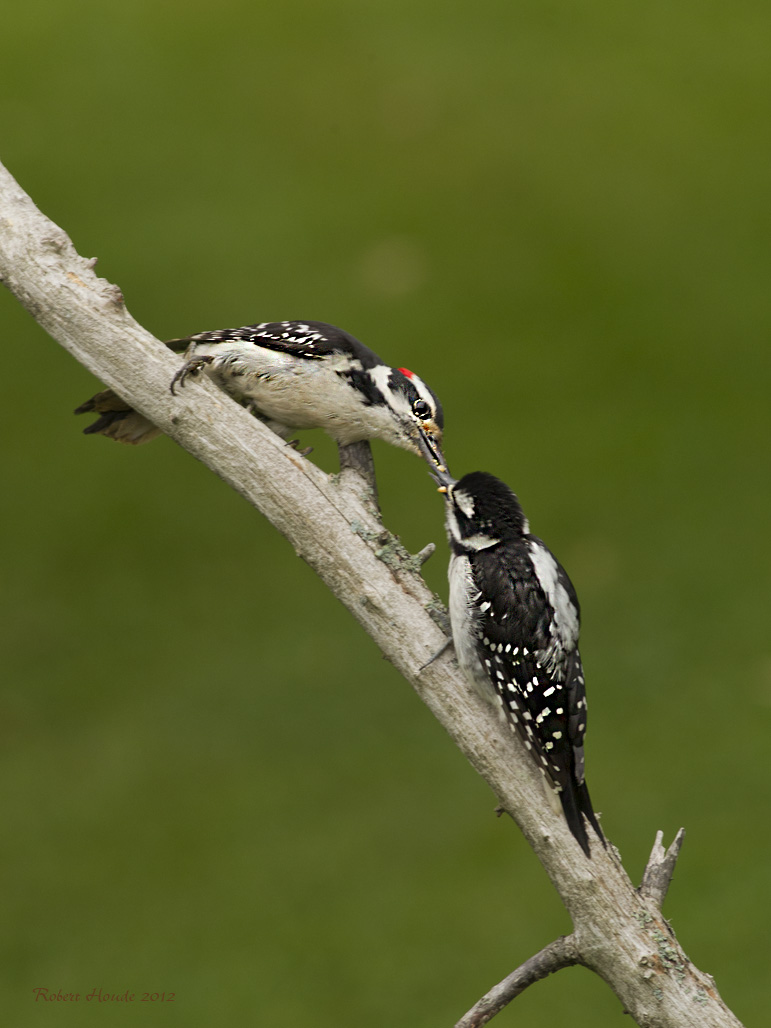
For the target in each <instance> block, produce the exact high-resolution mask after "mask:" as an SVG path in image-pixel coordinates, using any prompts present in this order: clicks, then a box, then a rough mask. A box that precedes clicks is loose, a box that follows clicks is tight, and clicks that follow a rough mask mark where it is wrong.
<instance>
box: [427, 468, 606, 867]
mask: <svg viewBox="0 0 771 1028" xmlns="http://www.w3.org/2000/svg"><path fill="white" fill-rule="evenodd" d="M434 477H435V478H436V479H437V481H438V482H439V485H440V492H443V493H444V494H445V498H446V501H447V502H446V515H447V534H448V537H449V541H450V549H451V552H452V555H451V558H450V570H449V579H450V621H451V624H452V635H453V641H454V643H455V652H456V655H457V658H458V663H459V664H460V667H461V668H462V670H463V671H464V673H465V674H466V676H467V677H468V678H469V680H470V681H471V682H472V683H473V684H474V685H475V687H476V688H477V690H478V691H479V692H481V693H482V695H484V696H486V698H488V699H493V698H494V697H496V696H497V698H498V701H499V702H500V705H501V707H502V708H503V712H504V715H505V717H506V719H507V721H508V723H509V724H510V725H511V727H512V728H513V729H515V730H516V731H517V732H518V733H519V735H520V737H521V739H522V741H523V742H524V744H525V747H526V748H527V749H528V751H529V752H530V753H531V754H532V756H533V757H534V758H535V760H536V762H537V764H538V767H539V768H540V770H541V771H542V772H543V774H544V775H545V776H546V779H547V781H548V782H549V783H550V784H551V786H552V788H554V790H555V791H556V792H557V793H558V795H559V799H560V802H561V804H562V809H563V811H564V814H565V819H566V820H567V823H568V827H569V828H570V831H571V832H572V833H573V835H574V836H575V838H576V840H577V841H578V843H579V845H580V846H581V849H582V850H583V851H584V853H585V854H586V856H587V857H589V856H590V851H589V840H588V839H587V834H586V829H585V825H584V818H586V820H587V821H588V822H589V823H590V824H591V826H592V828H593V829H594V831H595V833H596V834H597V837H598V838H599V839H600V841H601V842H602V844H603V845H605V841H604V837H603V834H602V831H601V830H600V826H599V824H598V823H597V818H596V817H595V815H594V811H593V810H592V804H591V800H590V799H589V791H588V789H587V787H586V782H585V781H584V733H585V732H586V689H585V686H584V673H583V669H582V666H581V656H580V654H579V652H578V632H579V622H580V610H579V605H578V599H577V597H576V593H575V590H574V588H573V586H572V584H571V581H570V579H569V578H568V576H567V574H566V573H565V571H564V569H563V568H562V566H561V565H560V564H559V562H558V561H557V559H556V558H555V557H554V555H553V554H552V553H551V551H550V550H549V549H547V547H546V546H545V545H544V544H543V543H542V542H541V540H540V539H538V538H536V536H534V535H531V534H530V526H529V524H528V521H527V518H526V517H525V515H524V514H523V512H522V507H521V506H520V504H519V500H518V499H517V497H516V496H515V495H514V493H513V492H512V491H511V489H509V487H508V486H507V485H505V484H504V483H503V482H501V481H500V479H498V478H495V477H494V476H493V475H488V474H487V473H486V472H483V471H474V472H472V473H471V474H469V475H465V476H464V477H463V478H461V479H460V481H455V479H453V478H451V477H450V475H449V474H448V473H447V472H446V471H445V472H441V471H439V472H438V473H435V474H434Z"/></svg>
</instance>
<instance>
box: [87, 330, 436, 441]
mask: <svg viewBox="0 0 771 1028" xmlns="http://www.w3.org/2000/svg"><path fill="white" fill-rule="evenodd" d="M166 345H167V346H168V347H170V348H171V349H172V350H174V351H176V352H180V353H181V352H184V354H185V362H184V364H183V365H182V367H181V368H180V369H179V371H178V372H177V373H176V375H175V376H174V378H173V380H172V382H171V391H172V393H176V389H177V388H178V387H182V386H183V385H184V384H185V382H186V380H187V379H188V378H192V377H194V376H196V375H198V374H200V373H201V372H203V373H204V374H206V375H208V376H209V378H211V379H212V381H213V382H215V383H216V384H217V385H218V386H220V387H221V388H222V389H224V390H225V392H227V393H229V394H230V395H231V396H232V397H233V398H234V399H236V400H237V401H238V402H239V403H242V404H244V405H245V406H248V407H249V408H250V410H252V411H253V412H254V413H255V414H257V415H258V416H259V417H261V418H262V420H264V421H266V422H267V424H268V425H269V426H270V427H271V428H272V429H273V430H274V431H276V432H278V433H279V434H280V435H282V436H283V437H284V438H287V437H288V436H289V435H290V433H291V432H292V430H294V429H302V428H323V429H325V431H326V432H328V433H329V435H331V436H332V438H333V439H335V440H336V441H337V442H338V443H340V444H341V445H348V444H350V443H354V442H358V441H359V440H362V439H384V440H385V441H386V442H388V443H392V444H393V445H394V446H401V447H403V448H404V449H406V450H412V451H413V452H414V453H421V452H425V451H426V447H428V452H438V450H436V447H438V446H439V445H440V443H441V437H442V429H443V427H444V418H443V414H442V406H441V404H440V403H439V400H438V398H437V397H436V395H435V394H434V393H433V391H432V390H431V389H430V388H429V387H428V386H427V385H426V383H425V382H424V381H423V380H422V379H421V378H419V377H418V376H417V375H416V374H414V372H412V371H409V370H407V368H391V367H389V366H388V365H387V364H384V363H383V361H382V360H381V359H380V358H379V357H378V356H377V354H375V353H373V352H372V350H369V349H368V348H367V347H366V346H364V345H363V344H362V343H360V342H359V341H358V339H354V338H353V336H351V335H349V334H348V333H347V332H344V331H343V330H342V329H339V328H335V327H334V326H333V325H325V324H324V323H322V322H320V321H266V322H262V323H261V324H259V325H246V326H245V327H243V328H231V329H221V330H220V331H217V332H201V333H200V334H199V335H194V336H188V337H186V338H184V339H172V340H170V341H169V342H167V344H166ZM91 412H93V413H95V414H98V415H99V419H98V420H97V421H95V422H94V423H93V424H91V425H89V426H88V428H86V429H85V430H84V431H85V433H86V434H87V435H90V434H92V433H99V434H101V435H106V436H109V437H110V438H111V439H116V440H118V442H122V443H135V444H136V443H144V442H148V441H149V440H150V439H153V438H155V436H157V435H160V434H161V433H160V430H159V429H158V428H156V427H155V425H153V424H152V423H151V422H150V421H148V420H147V418H145V417H143V416H142V415H141V414H139V413H138V412H137V411H135V410H133V409H132V408H131V407H129V406H128V404H127V403H125V402H124V401H123V400H121V399H120V397H119V396H117V394H116V393H114V392H113V391H112V390H110V389H107V390H105V391H104V392H101V393H97V394H96V396H93V397H92V398H91V399H90V400H87V401H86V402H85V403H84V404H81V406H80V407H78V408H77V410H76V411H75V413H76V414H85V413H91Z"/></svg>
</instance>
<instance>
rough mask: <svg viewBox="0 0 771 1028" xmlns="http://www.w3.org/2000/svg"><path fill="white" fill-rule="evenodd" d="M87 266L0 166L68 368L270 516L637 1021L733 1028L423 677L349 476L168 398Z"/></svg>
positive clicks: (15, 284) (418, 638) (124, 317)
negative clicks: (81, 370) (408, 688)
mask: <svg viewBox="0 0 771 1028" xmlns="http://www.w3.org/2000/svg"><path fill="white" fill-rule="evenodd" d="M93 265H94V261H89V260H85V259H84V258H82V257H80V256H79V255H78V254H77V253H76V251H75V249H74V247H73V246H72V243H71V242H70V240H69V238H68V237H67V236H66V234H65V233H64V232H63V231H62V230H61V229H60V228H59V227H58V226H56V225H54V224H53V223H52V222H51V221H49V220H48V219H47V218H46V217H44V215H42V214H41V213H40V211H38V210H37V208H36V207H35V205H34V204H33V203H32V201H31V199H30V198H29V197H28V196H27V195H26V193H25V192H24V191H23V190H22V189H21V187H20V186H19V185H18V184H17V183H16V182H15V181H14V179H13V178H12V177H11V175H9V174H8V172H7V171H6V170H5V169H4V168H2V166H0V279H2V281H3V282H4V283H5V284H6V285H7V286H8V288H9V289H10V290H11V291H12V292H13V293H14V294H15V296H16V297H17V298H18V299H19V301H20V302H21V303H22V304H23V305H24V306H25V307H26V308H27V310H28V311H30V313H31V314H32V315H33V317H35V319H36V320H37V321H38V323H39V324H40V325H41V326H42V327H43V328H44V329H45V330H46V331H47V332H48V333H49V334H50V335H51V336H52V337H53V338H54V339H55V340H56V341H57V342H59V343H61V345H62V346H63V347H65V349H67V350H68V351H69V352H70V353H71V354H72V355H73V356H74V357H75V358H76V359H77V360H79V361H80V362H81V363H82V364H84V365H85V366H86V367H87V368H89V369H90V370H91V371H92V372H93V373H94V374H95V375H97V376H98V377H99V378H100V379H101V380H102V381H103V382H104V383H105V384H106V385H108V386H109V387H110V388H112V389H114V390H115V391H116V392H117V393H118V394H119V395H120V396H121V397H123V398H124V399H125V400H126V401H127V402H128V403H130V404H131V406H132V407H134V408H135V409H136V410H138V411H139V412H140V413H141V414H143V415H144V416H145V417H147V418H148V419H149V420H150V421H151V422H152V423H153V424H155V425H157V426H158V428H159V429H160V430H161V431H162V432H165V433H166V434H167V435H169V436H171V437H172V438H173V439H175V440H176V441H177V442H178V443H179V444H180V445H182V446H184V447H185V448H186V449H187V450H188V451H189V452H190V453H192V454H193V455H194V456H195V457H197V458H198V459H199V460H201V461H203V462H204V463H205V464H207V465H208V466H209V467H210V468H211V469H212V471H214V472H215V473H216V474H217V475H219V476H220V477H221V478H222V479H224V481H226V482H228V483H229V484H230V485H231V486H232V487H233V488H234V489H236V490H237V491H238V492H239V493H240V494H241V495H242V496H244V497H245V498H246V499H247V500H248V501H249V502H250V503H252V504H253V505H254V506H255V507H256V508H257V509H258V510H260V511H261V512H262V513H263V514H264V515H265V516H266V517H267V518H269V519H270V521H271V522H272V523H273V524H274V525H275V526H276V527H277V528H278V530H279V531H280V532H281V533H283V535H284V536H285V537H286V538H287V539H288V540H289V542H290V544H291V545H292V546H293V547H294V549H295V550H296V552H297V553H298V554H299V555H300V556H302V557H303V559H304V560H305V561H307V563H308V564H309V565H310V566H311V567H313V568H314V569H315V571H316V572H317V573H318V575H319V576H320V577H321V578H322V579H323V581H324V582H325V583H326V584H327V586H328V587H329V588H330V590H331V591H332V592H333V593H334V594H335V595H336V596H337V597H338V598H339V599H340V600H341V602H342V603H343V604H345V606H346V607H347V608H348V609H349V611H350V612H351V613H352V614H353V616H354V617H355V618H356V620H357V621H358V622H359V623H360V624H361V625H362V627H363V628H364V629H365V630H366V631H367V632H368V633H369V634H370V635H371V636H372V638H373V639H374V641H375V642H376V643H377V645H378V646H379V647H380V649H381V650H382V652H383V654H384V655H385V656H386V657H387V658H388V660H390V661H391V663H392V664H393V665H394V666H395V667H396V668H397V670H398V671H400V672H401V674H403V675H404V677H405V678H406V679H407V681H408V682H409V683H410V684H411V685H412V686H413V688H414V689H415V691H416V692H417V693H418V695H419V696H420V698H421V699H422V700H423V702H424V703H425V704H426V705H427V706H428V707H429V709H430V710H431V712H432V713H433V714H434V716H435V717H436V718H437V720H438V721H439V722H440V723H441V724H442V726H443V727H444V728H445V730H446V731H447V732H448V734H449V735H450V736H451V738H452V739H453V740H454V741H455V743H456V745H457V746H458V747H459V748H460V750H461V751H462V752H463V753H464V754H465V755H466V757H467V758H468V760H469V761H470V762H471V764H472V765H473V766H474V767H475V768H476V770H477V771H478V772H479V774H481V775H482V777H483V778H485V780H486V781H487V782H488V783H489V785H490V787H491V788H492V790H493V792H494V793H495V794H496V796H497V797H498V799H499V802H500V804H501V807H502V808H503V809H504V810H506V811H507V813H509V814H510V815H511V817H513V818H514V820H515V821H516V822H517V824H518V825H519V827H520V828H521V830H522V832H523V833H524V835H525V837H526V838H527V840H528V842H529V843H530V845H531V846H532V848H533V850H534V852H535V853H536V855H537V857H538V859H539V860H540V861H541V863H542V865H543V867H544V869H545V870H546V873H547V874H548V875H549V878H550V879H551V881H552V883H553V885H554V887H555V888H556V889H557V891H558V893H559V895H560V897H561V899H562V902H563V903H564V904H565V907H566V908H567V910H568V913H569V914H570V916H571V918H572V921H573V925H574V932H573V936H572V938H573V940H574V945H575V947H576V951H577V953H578V955H579V961H580V963H582V964H584V965H585V966H586V967H589V968H591V969H592V970H594V971H595V972H596V973H597V974H599V975H600V976H601V977H602V978H604V979H605V981H606V982H607V983H608V984H609V985H610V986H611V988H612V989H613V990H614V992H615V993H616V995H617V996H618V998H619V999H620V1001H621V1003H622V1004H623V1006H624V1008H625V1009H626V1010H628V1011H629V1013H630V1014H631V1015H632V1016H633V1017H634V1018H635V1020H636V1021H637V1022H638V1024H640V1025H645V1026H646V1028H736V1026H738V1025H739V1022H738V1021H737V1020H736V1018H735V1017H734V1016H733V1014H732V1013H731V1012H730V1011H729V1010H728V1009H727V1007H726V1006H725V1005H724V1003H723V1002H722V1000H721V999H720V996H719V995H718V993H717V991H716V989H715V987H714V983H713V982H712V980H711V979H710V978H709V977H708V976H707V975H704V974H702V973H701V972H700V971H699V970H698V969H697V968H695V967H694V966H693V965H692V964H691V963H690V962H689V961H688V959H687V957H686V956H685V954H684V953H683V951H682V950H681V948H680V946H679V945H678V943H677V940H676V939H675V937H674V935H673V933H672V931H671V929H670V927H669V926H668V925H667V923H666V922H665V921H664V920H663V919H662V918H661V914H660V912H659V910H658V907H657V906H656V904H655V903H654V902H653V901H652V900H651V899H650V898H649V897H647V896H645V895H643V894H642V893H638V892H637V891H636V890H635V889H634V888H633V886H632V884H631V882H630V881H629V878H628V876H627V875H626V873H625V872H624V869H623V867H622V866H621V863H620V861H619V860H618V859H617V858H616V857H615V856H614V853H613V851H612V849H611V847H608V849H607V850H605V849H603V847H602V846H600V845H598V844H595V845H593V847H592V859H591V860H587V859H586V858H585V857H584V855H583V853H582V852H581V850H580V848H579V846H578V844H577V843H576V841H575V840H574V839H573V836H572V835H571V834H570V831H569V829H568V828H567V825H566V824H565V821H564V819H563V818H562V816H561V815H560V814H559V813H557V812H555V811H554V810H553V808H552V806H551V804H550V802H549V798H548V796H547V794H546V790H545V787H544V784H543V779H542V776H541V775H540V773H539V772H538V771H537V769H536V768H535V765H534V763H533V762H532V761H531V760H530V758H529V757H528V755H527V752H526V750H525V749H524V746H523V745H522V743H521V742H520V741H519V739H518V738H517V736H516V735H515V734H514V733H512V732H511V731H510V729H509V728H508V726H507V725H506V724H505V723H504V722H503V721H502V720H501V719H500V717H499V715H498V713H497V711H496V710H495V709H494V708H493V707H492V706H490V705H488V704H486V703H485V702H484V701H483V700H482V699H480V698H479V697H478V696H477V695H476V693H475V692H474V691H473V690H472V689H471V688H470V687H469V686H468V684H467V683H466V681H465V679H464V677H463V675H462V674H461V673H460V671H459V669H458V667H457V664H456V663H455V661H454V660H452V658H451V656H450V653H449V652H448V653H447V654H445V655H443V656H442V657H439V658H437V659H436V660H435V661H433V662H432V663H431V664H429V665H428V666H427V667H425V669H424V670H423V671H420V670H419V669H420V668H421V666H422V665H424V664H425V662H426V661H427V660H428V658H429V657H430V656H431V654H432V653H436V651H437V650H438V649H439V647H440V645H441V644H442V643H443V642H444V641H445V639H446V634H445V632H444V631H443V630H442V628H441V627H440V626H441V625H442V623H443V619H446V611H445V610H444V607H443V605H442V604H441V603H440V601H439V600H438V599H437V597H436V596H434V595H432V593H431V592H430V591H429V590H428V589H427V588H426V586H425V584H424V582H423V580H422V579H421V578H420V574H419V565H420V561H419V560H416V558H415V557H412V556H411V555H410V554H408V553H407V552H406V551H405V550H404V547H403V546H401V544H400V543H399V541H398V540H397V539H395V538H394V537H393V536H391V535H390V533H388V532H387V531H385V530H384V528H383V526H382V524H381V522H380V521H379V519H378V518H377V517H376V516H375V515H374V514H373V512H372V507H371V504H370V503H368V502H367V501H366V500H362V498H361V496H360V495H359V494H358V492H357V491H356V490H354V489H351V488H350V487H349V485H348V484H347V482H346V481H345V476H343V478H342V479H340V477H333V478H329V477H328V476H327V475H325V474H324V473H323V472H322V471H321V470H320V469H319V468H317V467H316V466H315V465H313V464H312V463H310V462H309V461H308V460H306V459H305V458H304V457H303V456H302V455H300V454H298V453H297V452H296V451H295V450H293V449H292V448H291V447H290V446H287V444H286V443H284V442H283V440H281V439H280V438H279V437H278V436H276V435H275V434H274V433H273V432H271V431H270V430H269V429H268V428H267V427H266V426H265V425H263V424H262V423H261V422H259V421H258V420H257V419H255V418H253V417H252V416H251V415H250V414H249V413H248V412H247V411H245V410H244V409H243V408H241V407H240V406H239V405H238V404H237V403H234V402H233V401H232V400H231V399H230V398H229V397H228V396H226V395H225V394H224V393H222V392H219V391H218V390H217V389H216V388H215V387H214V386H213V385H212V384H211V383H210V382H206V381H203V382H193V383H191V384H190V385H189V387H188V388H186V389H185V391H184V395H183V396H176V397H175V396H172V395H171V393H170V391H169V383H170V382H171V379H172V377H173V375H174V372H175V371H176V370H177V369H176V365H175V361H174V357H173V356H172V354H171V353H170V352H169V350H167V348H166V347H165V346H163V345H162V344H160V343H159V342H158V341H157V340H155V339H154V338H153V337H152V336H151V335H150V334H149V333H148V332H146V331H145V330H144V329H143V328H142V327H141V326H140V325H138V324H137V323H136V322H135V321H134V319H133V318H132V317H131V316H130V315H129V314H128V312H127V311H126V309H125V306H124V305H123V298H122V296H121V294H120V290H118V289H117V288H116V287H115V286H113V285H111V284H110V283H108V282H105V281H104V280H102V279H98V278H97V277H96V276H95V275H94V272H93ZM427 502H428V501H427ZM439 518H440V512H439V510H437V522H438V521H439Z"/></svg>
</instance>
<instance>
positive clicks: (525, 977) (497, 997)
mask: <svg viewBox="0 0 771 1028" xmlns="http://www.w3.org/2000/svg"><path fill="white" fill-rule="evenodd" d="M578 962H579V957H578V950H577V949H576V947H575V943H574V941H573V936H572V935H561V936H560V938H559V939H555V940H554V942H550V943H549V945H548V946H544V948H543V949H542V950H541V951H540V953H536V954H535V956H533V957H531V958H530V959H529V960H526V961H525V963H524V964H522V966H521V967H518V968H517V970H516V971H512V972H511V974H510V975H507V976H506V977H505V978H504V979H503V981H502V982H498V984H497V985H494V986H493V987H492V989H490V991H489V992H486V993H485V995H484V996H483V997H482V998H481V999H480V1000H479V1002H478V1003H475V1004H474V1006H473V1007H472V1008H471V1010H469V1011H468V1013H467V1014H464V1015H463V1017H462V1018H461V1019H460V1021H458V1023H457V1024H456V1025H455V1028H482V1025H485V1024H487V1022H488V1021H490V1020H491V1019H492V1018H493V1017H495V1015H496V1014H498V1013H500V1011H501V1010H503V1008H504V1007H505V1006H506V1005H507V1004H508V1003H511V1001H512V1000H513V999H516V998H517V996H519V994H520V993H522V992H524V991H525V989H526V988H527V987H528V986H529V985H534V984H535V983H536V982H540V981H541V979H542V978H546V977H548V975H550V974H554V972H555V971H561V970H562V968H563V967H572V966H573V965H574V964H577V963H578Z"/></svg>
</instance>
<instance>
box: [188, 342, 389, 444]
mask: <svg viewBox="0 0 771 1028" xmlns="http://www.w3.org/2000/svg"><path fill="white" fill-rule="evenodd" d="M203 354H211V355H213V356H214V357H215V361H214V362H213V363H212V364H211V365H209V367H208V368H207V369H206V370H207V373H208V374H209V375H210V376H211V377H212V378H213V379H214V381H216V382H217V383H218V384H219V385H221V386H222V388H224V389H225V390H226V391H227V392H229V393H231V394H232V395H233V396H235V397H237V398H238V399H240V400H251V401H252V402H253V403H254V406H255V407H256V408H257V410H258V411H259V412H260V414H263V415H264V416H265V417H267V418H270V419H272V420H274V421H277V422H279V423H281V424H282V425H287V426H288V427H290V428H323V429H324V430H325V431H326V432H328V433H329V435H331V436H332V438H333V439H336V440H337V441H338V442H341V443H352V442H356V441H357V440H359V439H369V438H373V437H377V438H380V439H385V440H386V441H387V442H390V443H393V444H395V445H401V446H405V445H406V446H409V443H408V442H407V443H405V440H404V439H403V438H402V434H401V433H400V432H399V430H398V429H399V426H398V424H397V422H396V420H395V418H394V416H393V414H392V413H391V412H390V410H389V409H388V407H387V406H386V405H380V406H378V405H375V406H370V407H367V406H365V405H364V404H362V403H361V401H360V399H359V397H358V395H357V393H356V391H355V390H354V389H352V388H351V386H350V384H349V382H348V381H347V380H346V379H345V378H341V376H340V375H338V374H337V372H338V371H343V370H345V369H346V368H347V367H348V366H349V362H348V360H347V358H345V357H343V356H339V357H336V356H330V357H325V358H324V359H323V360H301V359H298V358H296V357H292V356H290V355H288V354H284V353H279V352H278V351H274V350H268V349H267V348H266V349H263V348H261V347H259V346H255V345H254V344H253V343H250V342H245V341H241V340H228V341H227V342H225V343H212V342H202V343H200V344H199V345H198V346H197V347H196V349H195V355H196V356H202V355H203Z"/></svg>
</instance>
